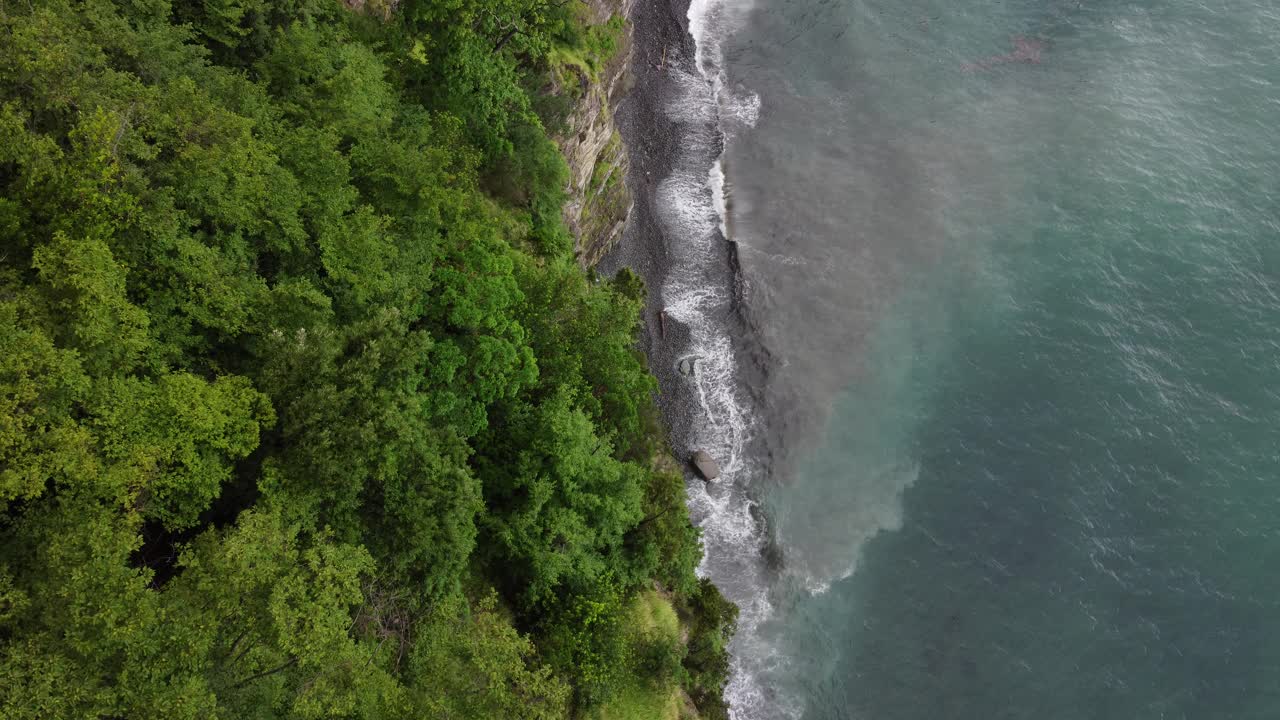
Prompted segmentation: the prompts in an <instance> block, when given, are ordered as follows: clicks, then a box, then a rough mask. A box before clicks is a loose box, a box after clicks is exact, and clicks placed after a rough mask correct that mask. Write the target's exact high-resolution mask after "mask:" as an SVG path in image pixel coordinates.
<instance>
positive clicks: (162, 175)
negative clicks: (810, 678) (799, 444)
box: [0, 0, 736, 720]
mask: <svg viewBox="0 0 1280 720" xmlns="http://www.w3.org/2000/svg"><path fill="white" fill-rule="evenodd" d="M581 5H582V3H581V2H580V0H405V1H404V2H402V3H399V4H394V5H393V4H387V3H386V2H385V1H384V2H383V3H382V4H378V5H374V4H373V3H372V0H368V2H359V1H358V0H357V1H355V2H353V1H352V0H346V2H342V1H341V0H280V1H272V0H203V1H200V2H197V1H194V0H82V1H75V2H73V1H71V0H0V718H5V720H19V719H25V718H32V719H37V718H38V719H41V720H48V719H51V718H104V719H105V718H129V719H132V718H166V719H174V720H177V719H180V718H201V719H204V718H236V719H239V718H449V719H459V718H484V719H486V720H487V719H490V718H531V719H544V718H545V719H550V718H595V717H606V718H629V717H640V716H641V715H643V713H644V711H643V702H644V697H645V696H646V693H648V694H650V695H651V694H652V693H653V692H655V691H656V692H659V693H675V694H676V695H677V696H680V695H681V694H682V693H683V696H686V697H687V698H688V699H690V700H691V701H692V704H693V705H694V706H696V708H697V712H698V714H699V716H700V717H702V718H708V719H711V718H725V717H727V708H726V707H725V705H724V702H723V700H722V699H721V690H722V688H723V685H724V682H725V676H726V674H727V669H728V666H727V660H726V656H725V643H726V641H727V638H728V637H729V635H730V634H731V633H732V631H733V626H734V620H735V617H736V609H735V608H734V607H733V606H732V605H730V604H729V603H727V602H726V601H725V600H724V599H723V598H722V597H721V596H720V594H719V593H718V592H717V591H716V590H715V588H714V587H713V586H711V585H710V584H709V583H707V582H706V581H700V580H699V579H698V578H697V577H696V576H695V574H694V568H695V567H696V565H697V563H698V561H699V558H700V554H701V546H700V543H699V537H698V532H697V530H696V529H695V528H694V527H693V526H692V525H691V524H690V522H689V517H688V512H687V510H686V508H685V505H684V484H683V482H684V481H683V479H682V476H681V473H680V471H679V469H678V468H677V467H676V466H675V465H674V464H673V463H671V462H670V461H669V460H667V459H665V458H666V452H665V440H664V431H663V430H662V429H661V427H660V424H659V420H658V417H657V412H656V410H655V407H654V401H653V394H654V392H655V391H656V383H655V381H654V380H653V378H652V376H651V375H650V374H649V373H648V371H647V369H646V366H645V360H644V357H643V355H641V354H640V353H638V352H637V350H636V335H637V332H638V330H639V318H640V310H641V306H642V304H643V296H644V288H643V285H642V283H641V282H640V281H639V280H638V278H637V277H636V276H634V275H632V274H630V273H627V272H625V271H624V272H623V273H621V274H620V275H619V276H617V277H616V278H597V277H594V276H592V275H590V274H589V273H586V272H584V271H583V270H582V269H581V268H580V267H579V265H578V263H577V262H576V260H575V258H574V241H573V238H572V237H571V236H570V235H569V233H568V232H567V231H566V229H565V227H564V224H563V221H562V218H561V206H562V204H563V202H564V199H565V187H566V179H567V172H568V171H567V168H566V166H565V163H564V160H563V159H562V157H561V155H560V153H559V150H558V147H557V146H556V144H555V143H554V142H553V141H552V140H551V139H550V137H549V134H554V133H555V132H556V129H557V127H558V124H560V123H563V121H564V116H565V113H566V112H567V106H568V105H569V104H570V103H571V101H572V98H571V97H565V96H563V95H555V94H552V93H551V92H550V91H549V88H551V87H552V86H553V85H554V83H553V82H552V78H554V77H556V75H557V73H559V72H561V71H562V64H563V63H565V62H568V61H572V62H581V63H585V64H586V65H587V66H591V65H592V64H595V63H599V62H601V61H602V60H603V59H604V58H606V57H608V55H609V54H610V53H612V52H613V50H614V47H615V44H616V42H617V32H618V29H619V27H620V25H619V24H618V23H617V22H614V23H609V24H607V25H604V26H598V27H588V26H587V25H586V24H585V22H584V15H583V11H582V7H581ZM566 59H569V60H566ZM672 615H674V616H676V617H677V618H678V623H679V628H678V630H677V629H676V628H675V627H674V622H676V621H673V620H671V616H672ZM637 698H639V699H637ZM665 707H666V706H664V708H665ZM686 708H687V704H686ZM662 713H663V714H664V716H665V715H666V714H667V710H666V709H664V710H662ZM680 714H681V715H682V716H686V717H687V716H688V712H687V709H680ZM671 717H675V715H671Z"/></svg>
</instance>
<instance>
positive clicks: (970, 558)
mask: <svg viewBox="0 0 1280 720" xmlns="http://www.w3.org/2000/svg"><path fill="white" fill-rule="evenodd" d="M725 32H726V37H727V39H726V40H725V41H724V46H723V66H724V73H725V76H726V78H727V81H726V84H727V86H728V87H730V88H733V89H734V91H735V92H737V93H739V94H741V93H746V92H750V93H755V94H757V95H758V96H759V99H760V104H759V107H760V109H759V118H758V121H757V122H756V123H755V125H754V127H748V126H742V127H737V128H730V129H729V143H728V147H727V150H726V155H725V167H726V170H727V176H728V182H729V189H728V191H727V194H728V196H729V198H730V213H731V217H732V223H731V225H732V228H733V235H734V239H735V240H737V241H738V242H739V243H740V245H741V247H740V256H741V262H742V277H743V283H744V286H745V288H746V291H745V293H744V297H743V304H744V312H746V313H747V314H748V315H749V316H750V317H751V318H752V320H753V322H754V324H755V326H757V327H759V328H760V330H759V335H760V337H759V338H758V340H759V342H761V343H762V344H763V345H764V346H765V347H766V348H768V350H769V352H770V353H771V354H772V357H774V358H775V360H774V363H775V365H774V366H773V367H772V368H771V370H770V372H769V373H768V375H767V376H768V383H767V385H766V386H765V387H762V388H760V389H758V393H759V396H760V398H761V400H760V402H759V403H758V405H759V407H758V408H757V412H758V413H759V416H760V417H759V420H758V423H757V432H758V433H761V434H762V435H763V436H764V437H763V439H762V440H761V443H762V444H763V445H764V446H766V447H767V448H768V453H769V457H770V458H771V465H770V467H771V472H770V473H769V475H768V477H766V478H763V479H761V480H760V486H759V488H757V493H756V494H757V496H758V497H759V498H760V500H761V503H762V505H763V507H764V508H765V510H766V512H765V515H766V516H767V517H768V518H769V519H770V525H769V532H770V533H771V535H772V536H773V538H774V540H775V542H776V544H777V555H778V556H779V557H780V558H781V560H780V562H779V563H778V564H777V565H778V570H777V571H776V573H775V575H774V576H773V579H772V581H771V584H770V585H769V587H768V588H766V589H765V593H766V594H767V597H768V599H769V602H768V612H767V619H766V620H764V621H763V622H762V623H761V624H760V625H759V626H758V627H753V628H752V629H751V632H752V634H753V638H752V639H751V642H750V644H749V645H743V646H740V647H750V648H752V649H753V651H758V649H759V648H761V647H769V648H772V649H773V650H774V654H773V655H771V656H770V659H769V661H768V662H761V663H756V664H754V665H752V664H750V663H748V665H749V666H750V667H751V668H753V669H752V670H751V671H750V672H751V673H753V676H752V678H751V682H752V683H753V684H754V686H756V687H757V688H766V689H767V692H766V693H764V696H760V697H767V698H768V699H767V700H764V699H760V697H758V696H755V695H753V696H751V697H752V698H753V699H752V701H751V702H750V703H740V705H739V707H738V708H737V715H738V717H740V718H748V717H751V718H754V717H782V716H793V717H804V718H815V719H816V718H823V719H825V718H867V719H868V720H894V719H898V718H901V719H904V720H906V719H912V720H914V719H917V718H920V719H924V718H929V719H937V718H958V719H964V720H968V719H973V720H988V719H992V718H1035V719H1037V720H1049V719H1057V718H1061V719H1063V720H1068V719H1075V718H1081V719H1083V718H1090V719H1104V718H1106V719H1109V718H1115V719H1116V720H1142V719H1146V718H1151V719H1153V720H1154V719H1157V718H1165V719H1170V720H1173V719H1181V718H1187V719H1195V720H1202V719H1205V718H1276V717H1280V7H1277V6H1276V5H1275V4H1274V3H1269V2H1247V1H1243V0H1242V1H1239V2H1227V1H1224V2H1200V3H1189V2H1172V3H1154V2H1107V3H1102V2H1027V1H1025V0H1013V1H1006V2H994V1H992V2H974V3H966V4H964V6H963V7H960V6H958V5H957V4H955V3H945V2H937V1H925V0H843V1H841V2H836V1H835V0H827V1H824V0H791V1H790V2H786V1H784V0H756V2H755V4H754V6H753V8H752V9H751V10H750V12H748V13H746V14H745V15H743V16H742V17H741V19H740V21H739V22H737V24H736V25H735V26H733V27H732V28H728V27H727V26H726V30H725ZM1019 39H1021V40H1019ZM1019 45H1021V47H1023V48H1024V51H1023V53H1022V54H1021V57H1019V54H1018V52H1017V51H1016V48H1017V47H1018V46H1019ZM1028 47H1031V48H1034V52H1030V51H1026V50H1025V48H1028ZM1030 55H1038V58H1039V62H1038V63H1036V62H1020V61H1017V60H1019V59H1023V60H1025V59H1029V56H1030ZM744 697H745V696H744Z"/></svg>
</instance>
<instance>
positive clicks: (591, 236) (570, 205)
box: [553, 0, 635, 267]
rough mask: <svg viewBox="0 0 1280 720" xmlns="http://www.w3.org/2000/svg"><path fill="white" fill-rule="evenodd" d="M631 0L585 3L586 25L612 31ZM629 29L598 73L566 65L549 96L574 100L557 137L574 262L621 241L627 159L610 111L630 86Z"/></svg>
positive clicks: (588, 260)
mask: <svg viewBox="0 0 1280 720" xmlns="http://www.w3.org/2000/svg"><path fill="white" fill-rule="evenodd" d="M634 4H635V0H586V2H585V6H586V7H585V12H586V13H588V18H589V22H590V24H592V25H594V26H597V27H606V26H608V25H609V23H610V22H611V21H612V22H613V23H614V24H615V26H616V24H617V23H619V22H621V20H622V19H624V18H628V17H630V14H631V7H632V6H633V5H634ZM631 33H632V29H631V24H630V22H627V23H625V24H624V25H622V27H621V28H620V29H619V30H618V31H617V32H616V34H615V35H614V38H615V48H616V49H615V51H614V53H613V54H612V56H610V57H609V58H608V59H607V60H605V61H604V62H602V63H601V64H600V66H599V67H596V68H590V67H588V66H585V65H567V66H566V72H565V73H564V74H563V75H562V78H561V81H560V82H559V83H558V85H559V86H558V87H556V88H554V89H553V92H555V93H557V94H560V95H564V96H568V97H570V98H573V99H574V103H573V106H572V110H571V111H570V113H569V115H568V117H567V119H566V128H564V129H563V131H562V133H561V134H560V135H559V136H558V137H556V142H557V143H558V144H559V145H560V150H561V152H563V153H564V157H565V160H567V161H568V163H569V173H570V179H569V183H570V186H569V199H568V202H566V203H565V206H564V219H565V223H566V224H567V225H568V226H569V229H570V231H572V232H573V236H574V243H575V248H574V249H575V251H576V253H577V256H578V262H580V263H581V264H582V265H583V266H584V267H591V266H593V265H595V264H596V263H597V262H598V261H599V260H600V258H601V257H602V256H603V255H604V254H605V253H606V252H608V251H609V249H610V248H612V247H613V245H614V244H615V243H616V242H617V241H618V239H619V238H621V237H622V229H623V227H624V226H625V225H626V220H627V215H628V213H629V212H630V210H631V196H630V193H629V192H628V191H627V187H626V183H625V182H624V179H625V178H626V175H627V167H628V163H627V153H626V149H625V148H624V147H623V145H622V137H621V136H620V135H619V134H618V129H617V127H616V126H615V125H614V116H613V110H614V108H615V107H616V106H617V103H618V102H619V101H620V100H621V99H622V97H623V95H625V93H626V91H627V89H628V86H629V77H628V73H627V69H628V67H630V64H631V45H632V43H631Z"/></svg>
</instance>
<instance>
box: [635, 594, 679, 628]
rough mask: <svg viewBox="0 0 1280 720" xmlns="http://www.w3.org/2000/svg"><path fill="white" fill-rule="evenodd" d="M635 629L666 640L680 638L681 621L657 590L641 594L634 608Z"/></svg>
mask: <svg viewBox="0 0 1280 720" xmlns="http://www.w3.org/2000/svg"><path fill="white" fill-rule="evenodd" d="M632 623H633V627H634V628H635V629H636V630H637V631H638V632H640V633H641V634H644V635H649V634H653V633H657V634H660V635H661V636H663V637H666V638H679V637H680V621H679V620H678V619H677V618H676V609H675V608H674V607H672V606H671V603H670V602H669V601H668V600H667V599H666V598H664V597H662V596H661V595H659V594H658V593H657V591H655V590H646V591H644V592H642V593H640V597H639V598H637V599H636V604H635V607H634V608H632Z"/></svg>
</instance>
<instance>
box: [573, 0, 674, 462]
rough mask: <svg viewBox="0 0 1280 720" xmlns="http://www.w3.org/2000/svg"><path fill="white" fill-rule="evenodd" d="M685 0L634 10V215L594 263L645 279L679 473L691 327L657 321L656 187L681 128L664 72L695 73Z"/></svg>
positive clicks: (628, 140)
mask: <svg viewBox="0 0 1280 720" xmlns="http://www.w3.org/2000/svg"><path fill="white" fill-rule="evenodd" d="M688 7H689V0H667V1H663V0H659V2H653V3H636V4H635V5H634V6H633V7H632V11H631V17H630V20H631V23H632V25H633V27H634V31H633V39H632V57H631V64H630V67H629V68H628V73H629V74H630V86H631V87H630V90H629V92H628V93H627V95H626V97H625V98H624V99H623V100H622V102H621V103H619V105H618V107H617V109H616V111H615V122H616V123H617V126H618V131H619V134H620V135H621V136H622V144H623V146H624V147H625V148H626V152H627V157H628V163H629V168H628V171H627V177H626V182H627V185H628V187H629V188H630V190H631V197H632V206H631V214H630V217H628V219H627V225H626V229H625V230H624V231H623V236H622V240H621V242H619V243H618V244H617V245H616V246H615V247H614V248H613V249H612V250H610V251H609V252H608V253H606V254H605V255H604V257H603V258H601V260H600V262H599V264H598V265H597V270H599V271H600V272H601V273H602V274H604V275H609V276H611V275H614V274H616V273H617V271H618V270H620V269H622V268H624V267H626V268H630V269H631V270H633V271H634V272H635V273H637V274H638V275H640V277H642V278H643V279H644V282H645V287H646V288H647V294H646V297H645V309H644V318H643V326H644V328H643V330H642V334H641V342H642V345H643V348H642V349H643V350H644V353H645V356H646V357H647V358H648V361H649V371H650V372H651V373H653V375H654V377H656V378H657V379H658V385H659V393H658V408H659V410H660V411H661V413H662V419H663V422H664V423H665V425H666V430H667V436H668V440H669V442H670V443H671V449H672V452H673V453H674V454H675V455H676V456H677V457H676V460H677V461H678V462H680V466H681V469H682V470H683V469H685V468H684V466H685V463H684V462H683V460H684V456H687V454H688V448H687V447H686V444H687V442H686V441H687V438H688V437H689V435H690V432H689V431H690V430H691V428H692V422H693V413H692V407H691V406H692V405H693V404H694V401H693V399H692V398H687V397H685V398H680V397H679V396H680V395H682V393H681V390H682V387H681V386H682V385H683V383H681V382H680V379H681V378H680V375H679V371H678V370H677V369H676V363H677V362H678V355H679V352H680V351H681V350H682V349H683V348H684V347H687V345H688V342H689V330H688V328H687V327H685V326H684V325H682V324H681V323H678V322H675V321H674V320H673V319H672V318H669V317H668V318H666V319H665V320H664V319H663V317H662V313H663V310H664V307H665V303H664V298H663V283H664V281H665V280H666V278H667V275H668V273H669V270H670V265H671V257H670V250H669V248H668V246H667V238H666V233H665V232H664V230H663V227H662V221H661V219H660V218H659V217H658V215H657V212H658V207H659V202H658V197H657V191H658V185H659V183H660V182H661V181H662V180H663V179H664V178H666V177H669V176H670V175H671V174H672V173H673V172H674V170H675V166H676V159H677V157H678V150H679V141H680V139H681V137H680V136H681V133H680V129H679V127H678V123H676V122H675V121H674V120H672V119H671V118H670V117H669V116H668V115H667V111H666V100H667V97H668V96H669V95H670V94H671V93H672V92H673V90H674V88H673V87H672V85H673V83H672V82H671V78H670V75H669V71H668V67H670V66H673V65H675V64H677V63H680V64H683V65H688V69H689V70H690V71H692V69H693V68H692V62H691V58H692V57H693V50H694V42H693V38H692V37H691V36H690V35H689V33H688V27H687V20H686V19H685V13H686V12H687V10H688Z"/></svg>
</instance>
